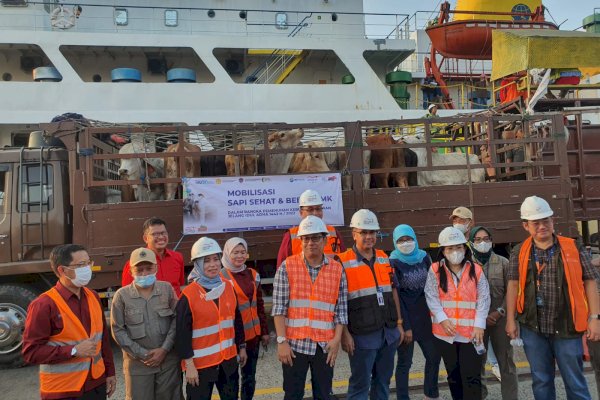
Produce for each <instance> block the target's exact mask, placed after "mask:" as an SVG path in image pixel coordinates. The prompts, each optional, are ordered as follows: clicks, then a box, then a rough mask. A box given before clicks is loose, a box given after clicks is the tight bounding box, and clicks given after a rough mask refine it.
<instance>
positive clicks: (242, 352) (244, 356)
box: [238, 348, 248, 368]
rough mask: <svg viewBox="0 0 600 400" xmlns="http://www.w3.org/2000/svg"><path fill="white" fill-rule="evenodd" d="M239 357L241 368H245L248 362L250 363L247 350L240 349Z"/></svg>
mask: <svg viewBox="0 0 600 400" xmlns="http://www.w3.org/2000/svg"><path fill="white" fill-rule="evenodd" d="M238 356H240V361H239V363H240V367H242V368H243V367H244V365H246V361H248V353H247V352H246V349H245V348H244V349H240V351H239V353H238Z"/></svg>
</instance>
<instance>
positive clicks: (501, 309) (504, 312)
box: [496, 307, 506, 317]
mask: <svg viewBox="0 0 600 400" xmlns="http://www.w3.org/2000/svg"><path fill="white" fill-rule="evenodd" d="M496 311H498V312H499V313H500V315H502V316H503V317H506V310H505V309H504V308H502V307H498V308H496Z"/></svg>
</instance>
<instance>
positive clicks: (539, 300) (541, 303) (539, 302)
mask: <svg viewBox="0 0 600 400" xmlns="http://www.w3.org/2000/svg"><path fill="white" fill-rule="evenodd" d="M535 304H536V305H537V306H538V307H543V306H544V298H543V297H542V296H541V295H539V294H538V295H537V296H535Z"/></svg>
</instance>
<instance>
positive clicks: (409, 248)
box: [396, 240, 416, 254]
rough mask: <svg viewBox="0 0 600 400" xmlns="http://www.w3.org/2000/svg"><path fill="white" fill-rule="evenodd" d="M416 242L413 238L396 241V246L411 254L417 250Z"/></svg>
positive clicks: (402, 251)
mask: <svg viewBox="0 0 600 400" xmlns="http://www.w3.org/2000/svg"><path fill="white" fill-rule="evenodd" d="M415 246H416V245H415V242H413V241H412V240H411V241H409V242H402V243H396V248H397V249H398V251H399V252H400V253H402V254H410V253H412V252H413V251H414V250H415Z"/></svg>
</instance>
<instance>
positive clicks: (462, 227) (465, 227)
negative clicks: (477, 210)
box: [452, 224, 469, 233]
mask: <svg viewBox="0 0 600 400" xmlns="http://www.w3.org/2000/svg"><path fill="white" fill-rule="evenodd" d="M452 226H453V227H455V228H456V229H458V230H459V231H461V232H462V233H467V230H468V229H469V225H468V224H453V225H452Z"/></svg>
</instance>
